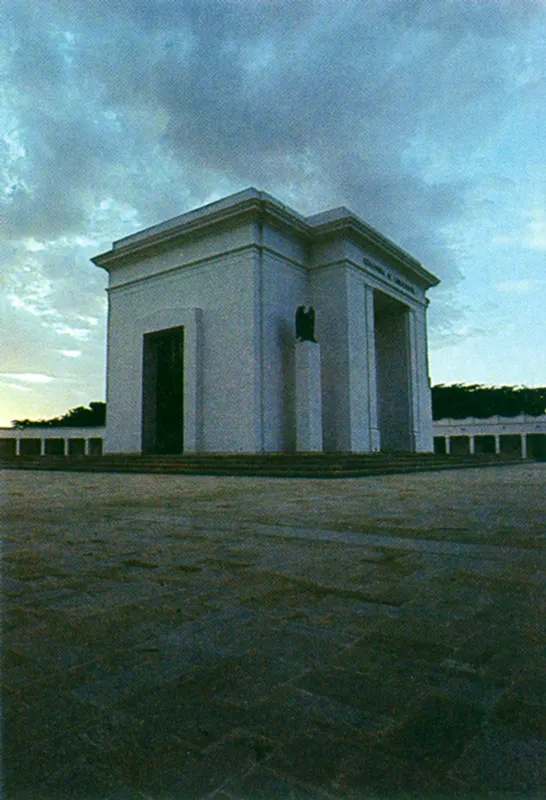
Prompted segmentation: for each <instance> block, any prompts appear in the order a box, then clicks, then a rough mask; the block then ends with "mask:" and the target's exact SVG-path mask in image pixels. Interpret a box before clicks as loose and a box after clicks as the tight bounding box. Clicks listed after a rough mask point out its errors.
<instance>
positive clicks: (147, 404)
mask: <svg viewBox="0 0 546 800" xmlns="http://www.w3.org/2000/svg"><path fill="white" fill-rule="evenodd" d="M183 449H184V328H182V327H180V328H169V329H168V330H164V331H157V332H155V333H147V334H145V336H144V363H143V387H142V450H143V452H145V453H163V454H177V453H181V452H182V451H183Z"/></svg>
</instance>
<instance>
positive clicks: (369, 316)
mask: <svg viewBox="0 0 546 800" xmlns="http://www.w3.org/2000/svg"><path fill="white" fill-rule="evenodd" d="M366 350H367V377H368V425H369V431H370V450H371V451H372V452H378V451H379V450H381V434H380V432H379V415H378V409H377V364H376V356H375V316H374V306H373V289H372V287H371V286H366Z"/></svg>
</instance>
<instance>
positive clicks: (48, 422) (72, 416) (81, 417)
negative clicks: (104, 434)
mask: <svg viewBox="0 0 546 800" xmlns="http://www.w3.org/2000/svg"><path fill="white" fill-rule="evenodd" d="M11 424H12V425H13V427H14V428H38V427H40V428H94V427H102V426H103V425H106V403H100V402H96V401H93V402H92V403H89V407H86V406H78V407H77V408H71V409H70V411H68V412H67V413H66V414H63V415H62V416H61V417H54V418H53V419H39V420H31V419H14V420H12V423H11Z"/></svg>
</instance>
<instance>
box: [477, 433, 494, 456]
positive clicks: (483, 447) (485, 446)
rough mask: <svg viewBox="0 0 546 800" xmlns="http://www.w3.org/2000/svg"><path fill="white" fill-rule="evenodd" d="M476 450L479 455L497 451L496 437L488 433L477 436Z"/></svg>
mask: <svg viewBox="0 0 546 800" xmlns="http://www.w3.org/2000/svg"><path fill="white" fill-rule="evenodd" d="M474 452H475V453H477V454H478V455H483V454H484V453H489V454H491V453H495V437H494V436H486V435H484V436H475V437H474Z"/></svg>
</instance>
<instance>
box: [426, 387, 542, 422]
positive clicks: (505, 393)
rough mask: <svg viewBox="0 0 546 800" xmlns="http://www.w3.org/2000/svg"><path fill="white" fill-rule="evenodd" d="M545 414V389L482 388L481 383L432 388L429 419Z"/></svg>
mask: <svg viewBox="0 0 546 800" xmlns="http://www.w3.org/2000/svg"><path fill="white" fill-rule="evenodd" d="M545 413H546V387H544V386H542V387H538V388H529V387H528V386H519V387H518V386H484V385H483V384H481V383H473V384H469V385H465V384H462V383H452V384H450V385H447V386H446V385H445V384H443V383H440V384H438V385H437V386H433V387H432V416H433V418H434V419H444V418H445V417H450V418H451V419H465V418H466V417H478V418H480V419H486V418H487V417H493V416H495V415H497V414H498V415H499V416H501V417H517V416H518V414H530V415H532V416H537V415H538V414H545Z"/></svg>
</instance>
